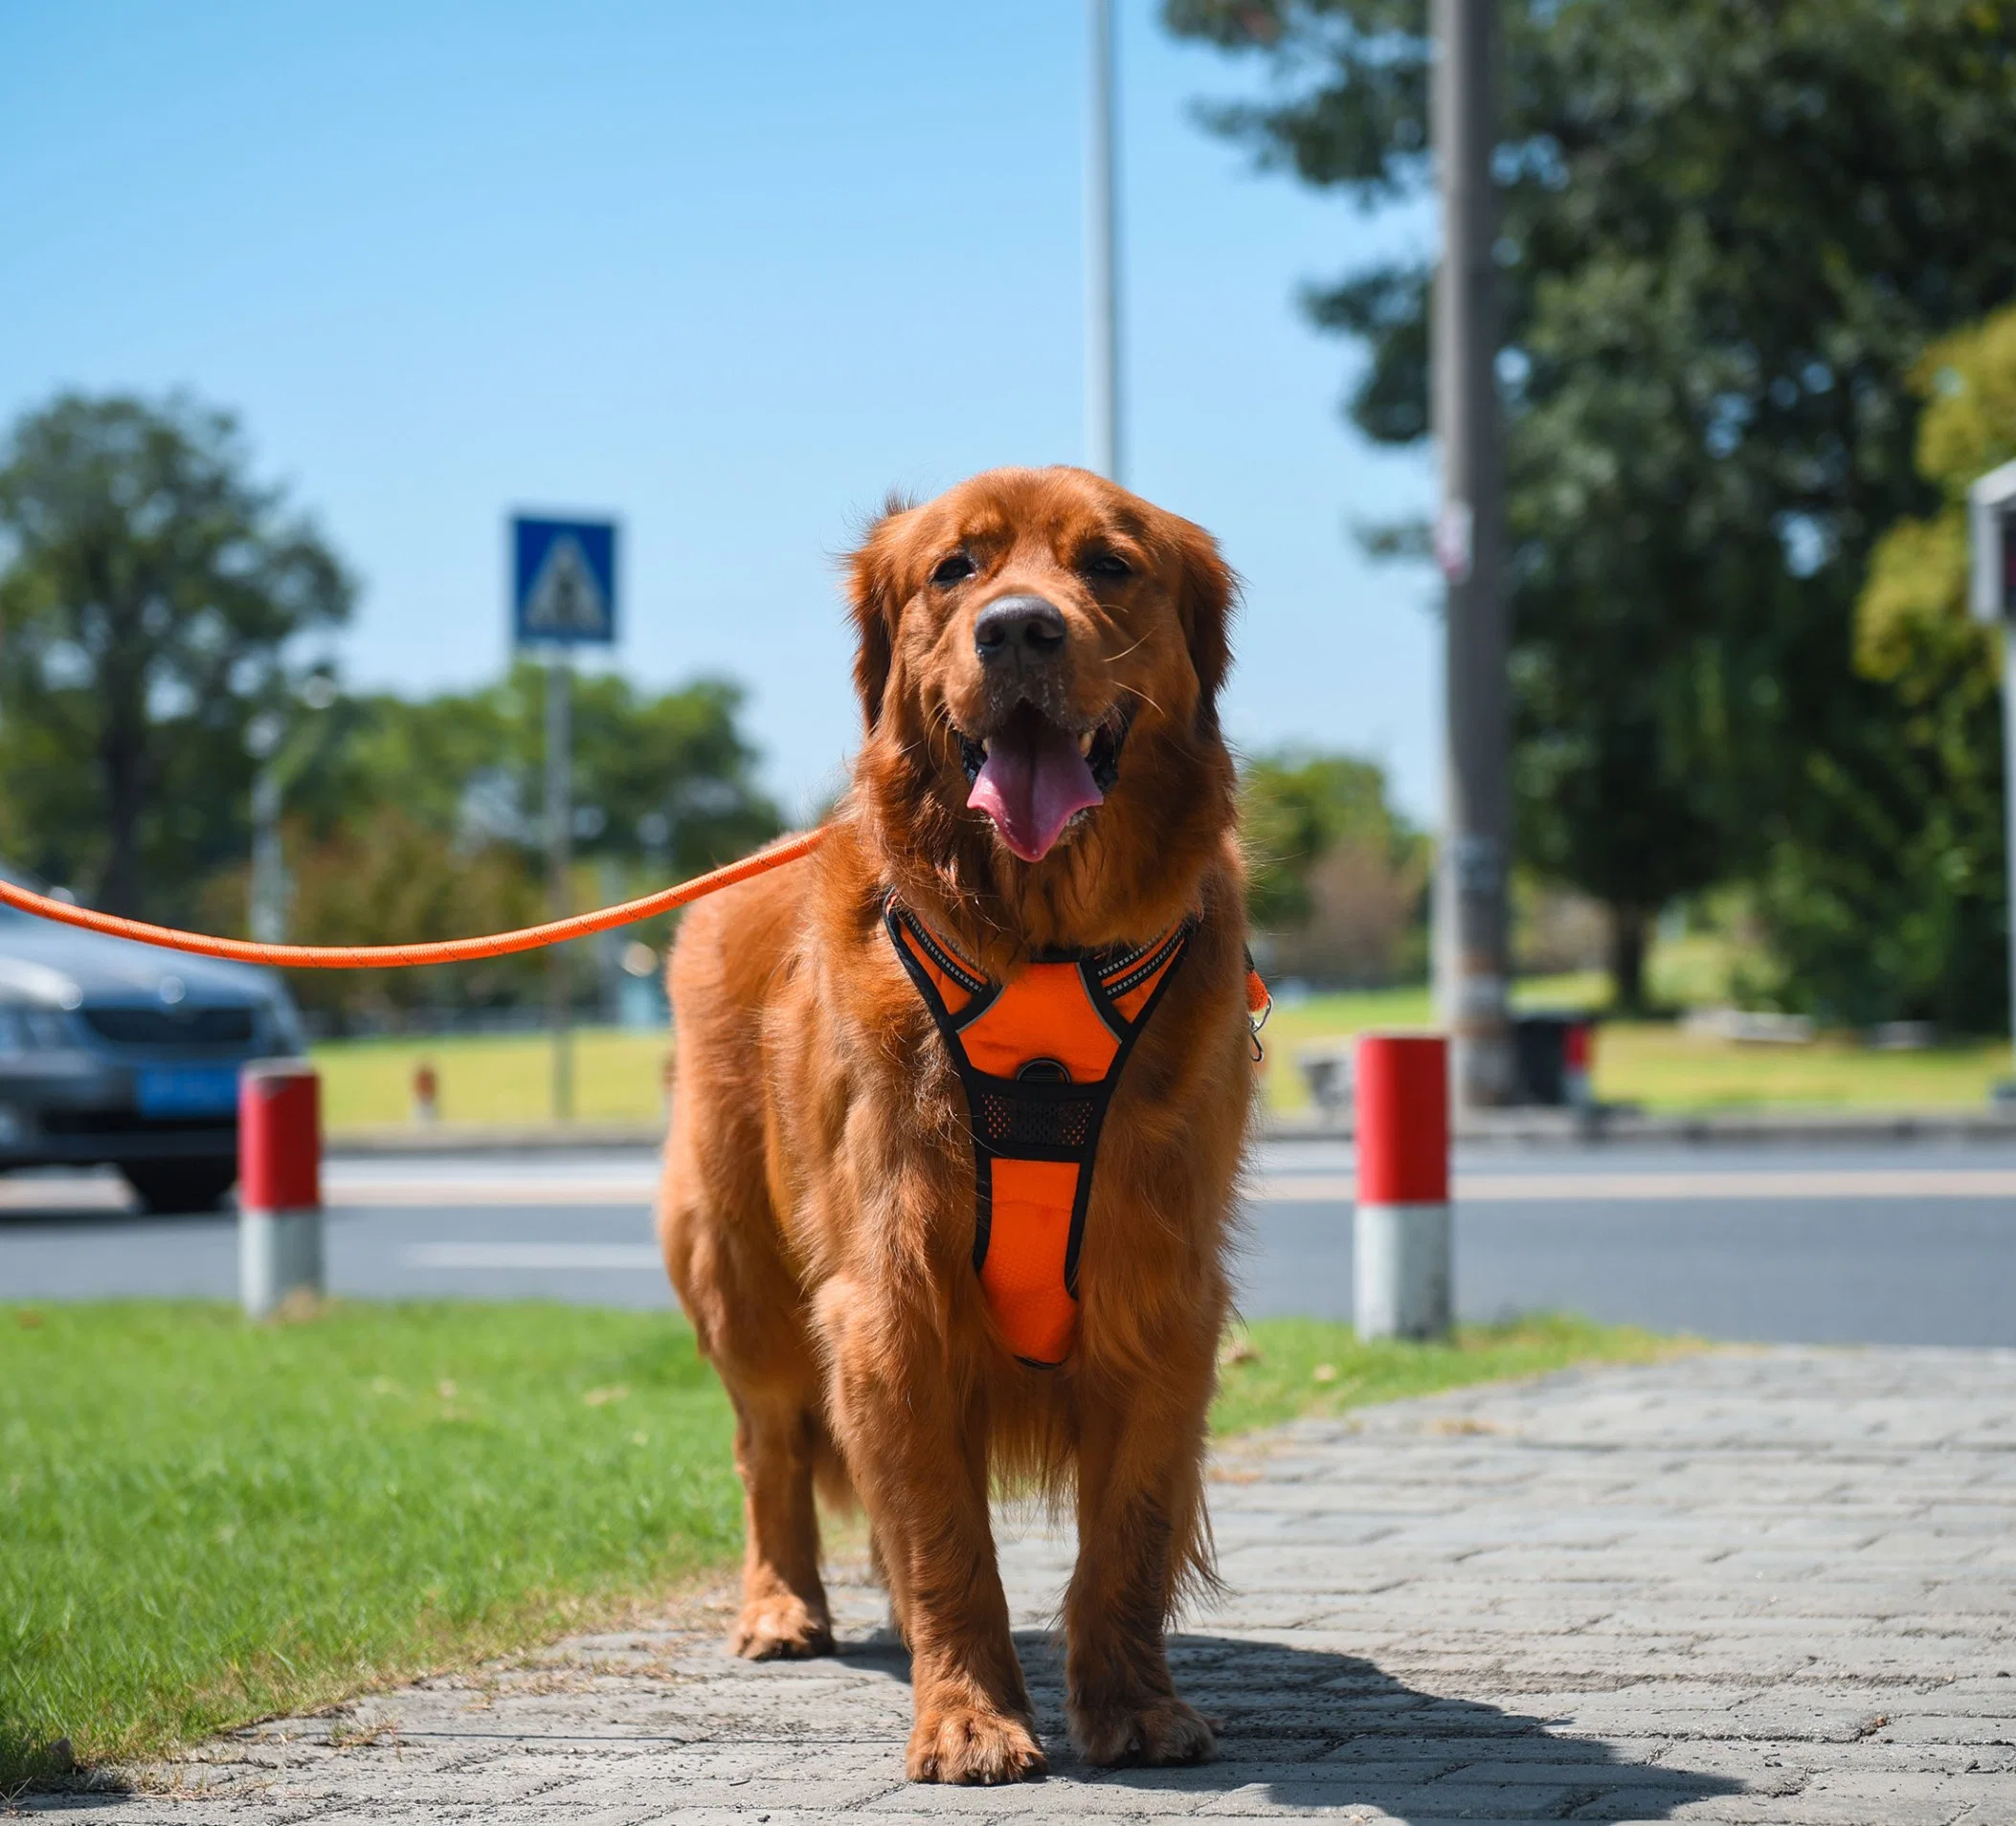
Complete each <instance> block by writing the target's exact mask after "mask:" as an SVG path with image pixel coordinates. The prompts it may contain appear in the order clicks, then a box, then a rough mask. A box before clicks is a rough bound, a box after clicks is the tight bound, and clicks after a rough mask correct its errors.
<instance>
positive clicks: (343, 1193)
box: [323, 1174, 658, 1208]
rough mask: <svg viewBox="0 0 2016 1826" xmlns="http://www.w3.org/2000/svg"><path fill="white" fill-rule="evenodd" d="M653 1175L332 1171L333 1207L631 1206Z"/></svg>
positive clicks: (645, 1198) (647, 1197)
mask: <svg viewBox="0 0 2016 1826" xmlns="http://www.w3.org/2000/svg"><path fill="white" fill-rule="evenodd" d="M657 1191H658V1187H657V1183H656V1182H655V1181H652V1180H635V1181H632V1182H629V1183H627V1184H626V1183H625V1182H624V1181H622V1180H620V1179H344V1178H339V1177H337V1176H335V1175H333V1174H332V1175H330V1176H329V1177H328V1179H327V1181H326V1183H325V1190H324V1194H323V1196H324V1199H325V1202H326V1203H328V1204H329V1205H331V1206H345V1205H352V1206H414V1205H628V1206H631V1207H633V1208H638V1207H644V1206H648V1205H649V1204H650V1203H651V1201H652V1198H653V1196H654V1195H655V1194H656V1192H657Z"/></svg>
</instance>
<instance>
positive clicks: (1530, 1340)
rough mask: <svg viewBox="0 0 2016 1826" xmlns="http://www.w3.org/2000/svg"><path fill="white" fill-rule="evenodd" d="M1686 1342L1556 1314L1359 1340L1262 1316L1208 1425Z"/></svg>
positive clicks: (1348, 1331)
mask: <svg viewBox="0 0 2016 1826" xmlns="http://www.w3.org/2000/svg"><path fill="white" fill-rule="evenodd" d="M1688 1347H1689V1346H1688V1345H1687V1344H1685V1343H1684V1342H1682V1341H1678V1340H1675V1339H1671V1338H1662V1337H1659V1336H1658V1335H1656V1334H1655V1333H1652V1332H1649V1331H1640V1330H1639V1329H1638V1328H1637V1327H1636V1326H1635V1325H1594V1324H1592V1323H1591V1322H1590V1321H1588V1320H1586V1319H1574V1318H1567V1317H1562V1316H1559V1315H1556V1314H1541V1315H1537V1316H1535V1317H1532V1318H1526V1319H1512V1320H1508V1321H1505V1322H1504V1323H1502V1324H1498V1325H1460V1326H1458V1327H1457V1329H1456V1333H1455V1335H1454V1336H1453V1337H1452V1338H1450V1339H1449V1340H1448V1341H1447V1342H1446V1343H1437V1344H1403V1343H1400V1342H1399V1341H1398V1340H1394V1339H1378V1340H1376V1341H1374V1342H1372V1343H1369V1344H1360V1343H1359V1342H1358V1340H1357V1337H1356V1335H1355V1333H1354V1332H1353V1331H1352V1328H1351V1327H1350V1326H1349V1325H1333V1324H1332V1323H1330V1322H1329V1321H1327V1320H1322V1319H1262V1320H1257V1321H1256V1322H1255V1323H1253V1324H1252V1325H1247V1326H1245V1327H1243V1329H1241V1330H1239V1331H1237V1332H1235V1333H1234V1334H1233V1335H1232V1337H1231V1338H1230V1340H1228V1342H1227V1344H1226V1347H1225V1349H1224V1352H1223V1353H1222V1355H1221V1369H1220V1374H1219V1397H1218V1405H1217V1406H1216V1407H1215V1408H1213V1410H1212V1411H1211V1429H1212V1431H1213V1432H1214V1433H1216V1434H1218V1435H1219V1436H1221V1437H1222V1436H1228V1435H1231V1434H1235V1433H1250V1432H1251V1431H1252V1430H1253V1429H1254V1428H1256V1427H1271V1426H1276V1425H1279V1424H1280V1423H1281V1422H1282V1421H1284V1420H1295V1419H1300V1418H1304V1417H1306V1416H1309V1415H1320V1414H1342V1413H1343V1412H1344V1411H1345V1410H1346V1409H1348V1408H1362V1407H1367V1406H1369V1405H1371V1404H1372V1403H1373V1402H1376V1401H1399V1400H1402V1399H1404V1398H1405V1397H1406V1396H1408V1395H1424V1394H1434V1393H1436V1392H1439V1391H1441V1390H1444V1389H1457V1388H1461V1387H1463V1386H1464V1385H1465V1384H1466V1383H1472V1382H1504V1381H1507V1380H1510V1379H1511V1378H1512V1377H1514V1376H1535V1375H1541V1374H1544V1373H1545V1372H1546V1371H1548V1370H1551V1369H1567V1368H1569V1367H1570V1366H1571V1365H1573V1364H1579V1363H1650V1362H1653V1361H1655V1360H1656V1359H1657V1358H1660V1357H1662V1356H1668V1355H1670V1354H1671V1353H1672V1352H1673V1351H1675V1350H1678V1349H1685V1348H1688Z"/></svg>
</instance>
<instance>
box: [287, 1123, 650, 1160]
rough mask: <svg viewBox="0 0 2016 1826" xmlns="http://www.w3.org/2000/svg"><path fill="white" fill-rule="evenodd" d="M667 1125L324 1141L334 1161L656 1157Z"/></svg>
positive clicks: (463, 1127) (396, 1133) (382, 1134)
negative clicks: (641, 1151) (643, 1152)
mask: <svg viewBox="0 0 2016 1826" xmlns="http://www.w3.org/2000/svg"><path fill="white" fill-rule="evenodd" d="M664 1139H665V1125H664V1124H663V1123H661V1122H655V1123H451V1124H442V1125H437V1126H434V1127H428V1128H419V1127H408V1126H406V1125H403V1124H402V1125H397V1126H394V1125H391V1124H387V1125H384V1126H382V1127H376V1128H339V1129H335V1130H333V1131H332V1132H331V1133H329V1134H328V1135H326V1136H325V1137H324V1139H323V1148H322V1151H323V1155H324V1157H325V1159H331V1160H346V1159H347V1160H358V1159H370V1158H373V1157H381V1156H399V1155H424V1154H553V1153H601V1152H630V1151H633V1150H635V1149H638V1148H648V1149H649V1150H650V1151H652V1152H653V1153H656V1152H657V1151H658V1149H659V1147H660V1146H661V1144H662V1143H663V1141H664Z"/></svg>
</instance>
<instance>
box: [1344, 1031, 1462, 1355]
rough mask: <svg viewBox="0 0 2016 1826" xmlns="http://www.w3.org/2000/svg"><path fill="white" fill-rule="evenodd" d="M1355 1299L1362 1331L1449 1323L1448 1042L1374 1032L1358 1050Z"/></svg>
mask: <svg viewBox="0 0 2016 1826" xmlns="http://www.w3.org/2000/svg"><path fill="white" fill-rule="evenodd" d="M1356 1079H1357V1146H1358V1203H1357V1212H1356V1214H1355V1217H1354V1219H1353V1228H1352V1309H1353V1314H1354V1317H1355V1321H1356V1324H1357V1329H1358V1336H1359V1337H1360V1338H1434V1337H1439V1336H1441V1335H1442V1333H1444V1332H1445V1331H1447V1330H1448V1328H1449V1318H1450V1297H1449V1282H1450V1274H1449V1258H1450V1222H1449V1043H1448V1041H1447V1040H1446V1039H1445V1038H1444V1037H1443V1035H1440V1034H1365V1035H1360V1036H1359V1038H1358V1057H1357V1071H1356Z"/></svg>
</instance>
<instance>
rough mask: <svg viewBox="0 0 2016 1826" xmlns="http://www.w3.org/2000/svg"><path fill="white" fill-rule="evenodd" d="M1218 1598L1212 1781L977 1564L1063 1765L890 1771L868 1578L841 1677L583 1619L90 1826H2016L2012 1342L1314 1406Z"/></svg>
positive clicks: (1233, 1527)
mask: <svg viewBox="0 0 2016 1826" xmlns="http://www.w3.org/2000/svg"><path fill="white" fill-rule="evenodd" d="M1213 1510H1214V1515H1215V1517H1216V1521H1217V1528H1218V1538H1219V1545H1220V1548H1221V1556H1222V1566H1223V1571H1224V1576H1225V1581H1226V1586H1227V1595H1226V1597H1225V1598H1224V1600H1223V1601H1222V1602H1221V1603H1220V1604H1218V1605H1215V1606H1212V1607H1210V1608H1208V1609H1205V1610H1203V1611H1200V1612H1198V1613H1197V1614H1194V1615H1193V1616H1191V1617H1190V1618H1188V1619H1187V1620H1186V1624H1185V1629H1184V1633H1183V1635H1182V1636H1181V1637H1180V1638H1179V1640H1178V1642H1177V1644H1176V1650H1175V1659H1176V1663H1177V1667H1178V1671H1179V1678H1180V1680H1181V1681H1182V1682H1183V1684H1184V1687H1185V1689H1186V1691H1187V1694H1188V1696H1189V1697H1190V1698H1191V1699H1192V1700H1193V1701H1195V1702H1196V1703H1198V1704H1199V1705H1201V1706H1202V1707H1203V1708H1204V1709H1205V1710H1207V1711H1209V1712H1212V1713H1214V1714H1215V1715H1217V1716H1219V1717H1220V1718H1221V1719H1222V1720H1223V1724H1224V1733H1223V1741H1222V1743H1221V1750H1220V1756H1219V1760H1218V1761H1217V1762H1215V1763H1213V1764H1210V1765H1207V1766H1205V1767H1203V1768H1201V1769H1195V1770H1116V1771H1108V1772H1100V1773H1093V1772H1090V1771H1087V1770H1086V1769H1085V1768H1084V1766H1083V1765H1082V1764H1081V1763H1080V1762H1079V1761H1078V1760H1077V1759H1076V1757H1074V1756H1073V1755H1072V1754H1071V1753H1070V1752H1069V1750H1068V1748H1066V1747H1065V1745H1064V1728H1063V1716H1062V1703H1061V1690H1060V1685H1059V1675H1058V1665H1057V1660H1056V1658H1055V1655H1054V1654H1053V1652H1052V1650H1051V1648H1050V1646H1049V1644H1048V1641H1047V1638H1046V1637H1045V1635H1044V1633H1043V1632H1044V1627H1045V1625H1046V1624H1047V1622H1048V1620H1049V1617H1050V1614H1051V1610H1052V1607H1053V1606H1054V1605H1055V1602H1056V1599H1057V1594H1058V1592H1059V1591H1060V1589H1061V1586H1062V1582H1063V1579H1064V1572H1065V1569H1066V1567H1067V1564H1068V1554H1067V1548H1065V1547H1064V1545H1063V1544H1061V1543H1059V1542H1056V1541H1054V1540H1052V1539H1049V1538H1047V1537H1046V1536H1045V1535H1044V1534H1043V1533H1042V1530H1041V1529H1040V1528H1034V1527H1032V1528H1030V1529H1028V1530H1026V1531H1025V1532H1024V1533H1022V1534H1021V1536H1020V1537H1019V1538H1017V1539H1013V1540H1011V1541H1010V1542H1009V1544H1008V1545H1007V1546H1006V1548H1005V1549H1004V1556H1003V1557H1004V1562H1005V1565H1006V1567H1007V1569H1008V1578H1009V1590H1010V1595H1011V1599H1012V1600H1013V1602H1014V1605H1015V1611H1016V1620H1017V1625H1018V1629H1019V1631H1020V1632H1021V1636H1020V1640H1021V1643H1022V1652H1023V1658H1024V1661H1025V1663H1026V1664H1027V1666H1028V1667H1029V1669H1030V1673H1031V1684H1032V1686H1033V1688H1034V1690H1035V1693H1036V1698H1037V1704H1038V1706H1039V1710H1040V1713H1041V1719H1042V1730H1043V1733H1044V1737H1045V1741H1046V1743H1047V1745H1048V1747H1049V1748H1050V1752H1051V1757H1052V1770H1053V1774H1052V1776H1051V1778H1050V1779H1049V1780H1048V1781H1047V1782H1043V1783H1040V1784H1031V1785H1027V1786H1024V1787H1019V1788H1015V1789H997V1790H947V1789H930V1788H913V1787H909V1786H907V1785H906V1784H905V1783H904V1782H903V1780H902V1754H903V1744H904V1738H905V1735H906V1732H907V1726H908V1713H909V1693H908V1688H907V1685H906V1684H905V1681H904V1663H903V1660H902V1658H901V1657H900V1655H899V1654H897V1653H896V1652H894V1651H893V1650H892V1649H891V1647H890V1646H889V1645H888V1643H887V1642H886V1640H885V1638H883V1637H880V1636H878V1634H877V1632H876V1622H877V1619H878V1617H879V1615H880V1612H881V1606H880V1604H879V1601H878V1600H877V1597H876V1594H875V1593H874V1592H871V1591H869V1590H867V1589H866V1588H865V1587H864V1586H863V1585H862V1584H860V1583H858V1582H855V1583H844V1584H841V1585H840V1587H839V1588H838V1590H837V1593H836V1595H837V1597H838V1600H839V1604H840V1614H841V1620H842V1625H843V1633H844V1635H845V1637H846V1644H847V1645H846V1647H845V1648H844V1650H843V1652H842V1654H841V1656H840V1658H839V1659H835V1660H827V1661H822V1662H812V1663H802V1664H797V1665H784V1666H779V1665H771V1666H764V1667H752V1666H748V1665H746V1664H742V1663H737V1662H732V1661H730V1660H728V1659H727V1658H726V1657H725V1656H724V1655H723V1654H722V1653H721V1651H720V1649H719V1647H718V1645H717V1644H718V1637H716V1636H715V1635H713V1634H711V1633H709V1634H706V1635H698V1634H695V1633H694V1632H693V1631H692V1630H684V1631H673V1630H667V1631H663V1632H648V1631H647V1632H642V1633H636V1634H628V1635H622V1636H614V1637H588V1638H581V1639H578V1640H575V1641H572V1642H570V1643H566V1644H563V1645H562V1646H561V1647H560V1648H558V1649H556V1650H554V1651H552V1652H551V1653H549V1654H548V1655H546V1656H544V1657H541V1658H540V1659H538V1660H537V1661H536V1662H535V1663H534V1664H532V1665H531V1666H529V1667H527V1668H524V1669H519V1670H515V1671H496V1672H492V1673H489V1674H486V1675H484V1676H483V1677H481V1678H474V1679H467V1680H454V1681H435V1682H430V1683H429V1684H427V1685H425V1686H422V1687H419V1688H415V1689H412V1690H409V1691H406V1692H401V1693H396V1694H392V1695H389V1696H387V1697H384V1698H381V1699H376V1700H370V1701H366V1702H363V1703H360V1704H357V1705H354V1706H351V1707H349V1708H347V1710H345V1711H344V1712H343V1713H342V1714H340V1715H339V1716H336V1717H332V1718H325V1719H314V1720H296V1721H291V1722H288V1723H285V1724H280V1725H273V1726H263V1727H259V1728H258V1729H255V1730H252V1731H248V1732H244V1733H241V1734H239V1735H238V1736H235V1737H234V1738H231V1739H228V1740H224V1741H222V1742H220V1743H218V1744H215V1745H213V1746H210V1747H208V1748H206V1749H204V1750H202V1751H200V1752H198V1753H197V1756H196V1757H195V1758H194V1759H192V1760H191V1761H190V1762H189V1763H187V1764H184V1765H180V1766H178V1767H176V1768H175V1769H172V1770H163V1771H160V1772H159V1774H158V1776H157V1777H155V1778H152V1779H155V1780H165V1781H166V1782H168V1783H170V1784H172V1785H173V1786H172V1788H171V1789H170V1790H169V1791H168V1792H161V1793H136V1794H134V1795H132V1796H129V1797H114V1796H110V1795H98V1796H89V1795H78V1796H69V1797H57V1796H49V1797H44V1798H43V1799H41V1800H39V1801H36V1802H33V1803H30V1808H31V1811H33V1812H37V1813H40V1812H52V1813H66V1812H73V1811H78V1810H84V1809H89V1810H92V1811H102V1812H105V1813H108V1814H109V1815H111V1816H112V1819H113V1820H114V1821H115V1822H116V1823H117V1826H152V1823H153V1822H157V1821H161V1822H166V1821H170V1820H172V1821H177V1822H189V1823H190V1826H207V1823H208V1822H211V1821H213V1820H214V1821H217V1822H220V1823H221V1822H225V1821H231V1822H236V1821H241V1820H261V1821H264V1820H274V1821H281V1820H310V1819H312V1820H316V1821H331V1822H333V1821H353V1820H354V1821H363V1820H373V1821H401V1822H403V1821H414V1822H418V1821H421V1820H430V1821H431V1820H441V1819H453V1818H458V1817H470V1818H476V1817H481V1818H482V1819H483V1820H484V1821H486V1822H490V1821H495V1822H515V1821H529V1820H534V1819H537V1820H550V1821H555V1822H562V1823H564V1826H586V1823H587V1822H598V1823H599V1822H610V1823H611V1826H628V1822H642V1821H646V1820H681V1821H694V1822H702V1821H715V1820H731V1819H732V1820H758V1821H762V1820H768V1821H770V1822H772V1826H790V1823H791V1822H806V1821H815V1820H818V1821H823V1820H830V1819H834V1818H837V1817H840V1816H841V1815H862V1816H866V1817H870V1818H872V1817H877V1816H883V1815H934V1816H941V1817H951V1818H961V1819H964V1818H969V1817H974V1816H984V1817H995V1816H1001V1817H1006V1816H1011V1815H1012V1816H1016V1817H1019V1818H1025V1819H1035V1820H1047V1819H1076V1818H1104V1817H1116V1818H1134V1819H1151V1818H1176V1817H1193V1816H1195V1817H1201V1818H1220V1817H1275V1816H1315V1815H1323V1816H1329V1817H1333V1818H1345V1819H1373V1820H1378V1819H1399V1820H1407V1821H1411V1822H1414V1823H1415V1826H1428V1823H1429V1822H1434V1821H1441V1820H1453V1819H1472V1820H1475V1819H1486V1820H1529V1819H1606V1820H1623V1819H1633V1820H1668V1819H1688V1820H1724V1821H1756V1822H1785V1823H1786V1826H1794V1823H1796V1822H1815V1823H1818V1822H1847V1823H1848V1826H1915V1822H1920V1821H1924V1822H1931V1821H1938V1822H1952V1821H1967V1822H1971V1823H1973V1826H2009V1823H2010V1822H2016V1352H2007V1351H2003V1352H1989V1351H1968V1352H1958V1351H1956V1352H1940V1351H1902V1350H1882V1351H1877V1350H1870V1351H1860V1352H1821V1351H1798V1350H1777V1351H1770V1352H1758V1353H1726V1354H1719V1355H1714V1356H1702V1357H1692V1358H1686V1359H1682V1360H1679V1361H1677V1362H1673V1363H1669V1364H1665V1365H1660V1366H1656V1367H1651V1368H1645V1369H1604V1370H1596V1371H1590V1372H1587V1373H1578V1374H1570V1375H1564V1376H1557V1377H1554V1378H1550V1379H1548V1380H1546V1381H1544V1382H1540V1383H1534V1384H1528V1385H1524V1386H1520V1387H1512V1388H1498V1389H1489V1390H1481V1391H1470V1392H1465V1393H1459V1394H1455V1395H1450V1396H1445V1397H1438V1398H1436V1399H1433V1400H1429V1401H1421V1402H1411V1403H1402V1404H1398V1405H1396V1406H1392V1407H1388V1408H1382V1409H1375V1410H1370V1411H1367V1412H1365V1413H1363V1414H1359V1415H1357V1416H1355V1418H1354V1419H1352V1420H1349V1421H1344V1422H1326V1423H1322V1424H1307V1425H1303V1426H1299V1427H1295V1428H1291V1429H1288V1430H1287V1431H1286V1432H1283V1433H1279V1434H1275V1435H1271V1436H1266V1437H1264V1438H1262V1439H1260V1440H1256V1441H1253V1442H1249V1443H1248V1444H1246V1445H1245V1446H1243V1447H1241V1448H1238V1449H1236V1450H1234V1451H1233V1452H1231V1453H1229V1454H1227V1455H1226V1456H1225V1458H1224V1459H1222V1461H1221V1464H1220V1466H1219V1468H1218V1474H1217V1481H1215V1483H1214V1486H1213Z"/></svg>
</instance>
